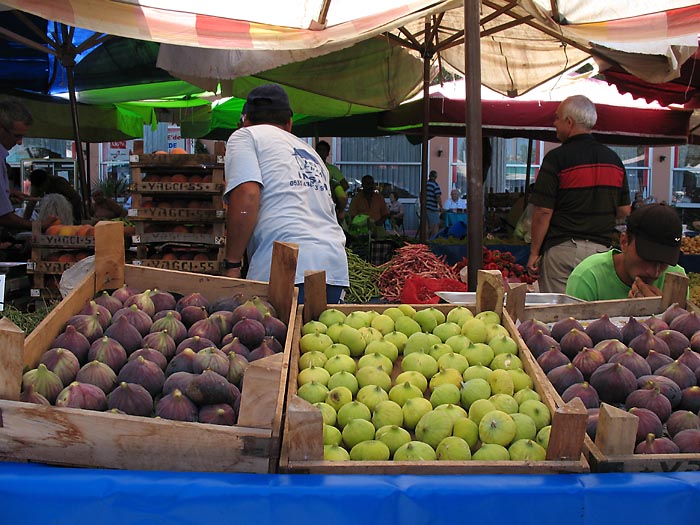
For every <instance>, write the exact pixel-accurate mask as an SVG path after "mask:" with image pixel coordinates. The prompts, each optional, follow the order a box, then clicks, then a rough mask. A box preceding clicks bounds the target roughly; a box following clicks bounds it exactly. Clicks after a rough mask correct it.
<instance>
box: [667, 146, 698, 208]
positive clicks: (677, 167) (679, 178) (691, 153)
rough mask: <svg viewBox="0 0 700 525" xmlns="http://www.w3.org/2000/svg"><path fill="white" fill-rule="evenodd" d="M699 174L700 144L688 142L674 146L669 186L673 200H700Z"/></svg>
mask: <svg viewBox="0 0 700 525" xmlns="http://www.w3.org/2000/svg"><path fill="white" fill-rule="evenodd" d="M699 174H700V146H696V145H694V144H689V145H686V146H678V147H677V148H676V159H675V163H674V168H673V174H672V177H673V183H672V186H671V192H672V198H673V200H674V201H683V202H700V190H699V189H698V175H699Z"/></svg>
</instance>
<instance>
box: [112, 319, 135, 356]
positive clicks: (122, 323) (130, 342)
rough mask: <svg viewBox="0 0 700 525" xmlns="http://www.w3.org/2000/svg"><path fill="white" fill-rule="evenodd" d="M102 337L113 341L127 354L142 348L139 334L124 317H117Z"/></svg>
mask: <svg viewBox="0 0 700 525" xmlns="http://www.w3.org/2000/svg"><path fill="white" fill-rule="evenodd" d="M104 335H106V336H107V337H110V338H112V339H115V340H116V341H118V342H119V344H121V345H122V346H123V347H124V350H126V353H127V354H131V353H132V352H135V351H136V350H138V349H139V348H143V337H142V336H141V332H139V331H138V329H137V328H136V327H135V326H134V325H132V324H131V323H130V322H129V321H128V319H127V318H126V316H121V317H119V318H118V319H117V320H116V321H114V322H112V324H111V325H110V327H109V328H107V330H105V333H104Z"/></svg>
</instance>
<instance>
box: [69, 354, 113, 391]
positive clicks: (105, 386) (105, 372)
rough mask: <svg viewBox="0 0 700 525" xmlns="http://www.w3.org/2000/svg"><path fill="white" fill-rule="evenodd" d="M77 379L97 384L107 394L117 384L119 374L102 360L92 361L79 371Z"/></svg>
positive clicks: (81, 381)
mask: <svg viewBox="0 0 700 525" xmlns="http://www.w3.org/2000/svg"><path fill="white" fill-rule="evenodd" d="M76 381H78V382H80V383H85V384H90V385H95V386H96V387H98V388H99V389H101V390H102V391H103V392H104V393H105V394H109V393H110V392H111V391H112V390H114V387H116V386H117V374H115V373H114V370H112V369H111V368H110V367H109V366H107V365H106V364H105V363H103V362H101V361H90V362H89V363H85V364H84V365H83V366H82V368H81V369H80V370H79V371H78V375H77V376H76Z"/></svg>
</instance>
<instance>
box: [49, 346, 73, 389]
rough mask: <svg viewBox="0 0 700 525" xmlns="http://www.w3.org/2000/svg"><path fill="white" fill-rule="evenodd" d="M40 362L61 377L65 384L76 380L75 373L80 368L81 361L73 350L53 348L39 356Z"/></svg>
mask: <svg viewBox="0 0 700 525" xmlns="http://www.w3.org/2000/svg"><path fill="white" fill-rule="evenodd" d="M39 363H43V364H45V365H46V368H48V369H49V370H51V371H52V372H53V373H54V374H56V375H57V376H58V377H60V378H61V383H63V384H64V385H67V384H70V383H71V382H73V381H74V380H75V375H76V374H77V373H78V370H80V362H79V361H78V358H77V357H76V356H75V354H74V353H73V352H71V351H70V350H68V349H67V348H52V349H51V350H49V351H47V352H44V354H43V355H42V356H41V357H40V358H39Z"/></svg>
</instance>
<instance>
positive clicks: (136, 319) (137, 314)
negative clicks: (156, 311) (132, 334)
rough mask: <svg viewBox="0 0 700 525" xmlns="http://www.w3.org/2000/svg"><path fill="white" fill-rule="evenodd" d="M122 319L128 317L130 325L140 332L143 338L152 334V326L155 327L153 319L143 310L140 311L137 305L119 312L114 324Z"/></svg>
mask: <svg viewBox="0 0 700 525" xmlns="http://www.w3.org/2000/svg"><path fill="white" fill-rule="evenodd" d="M121 317H126V319H127V321H129V324H131V325H132V326H133V327H134V328H136V329H137V330H138V331H139V333H140V334H141V337H143V336H144V335H146V334H147V333H148V332H150V330H151V325H153V319H151V317H150V316H149V315H148V314H147V313H146V312H144V311H143V310H139V309H138V308H137V306H136V305H135V304H132V305H130V306H125V307H124V308H122V309H120V310H117V311H116V312H115V314H114V316H113V318H112V319H113V322H116V321H118V320H119V318H121Z"/></svg>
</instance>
